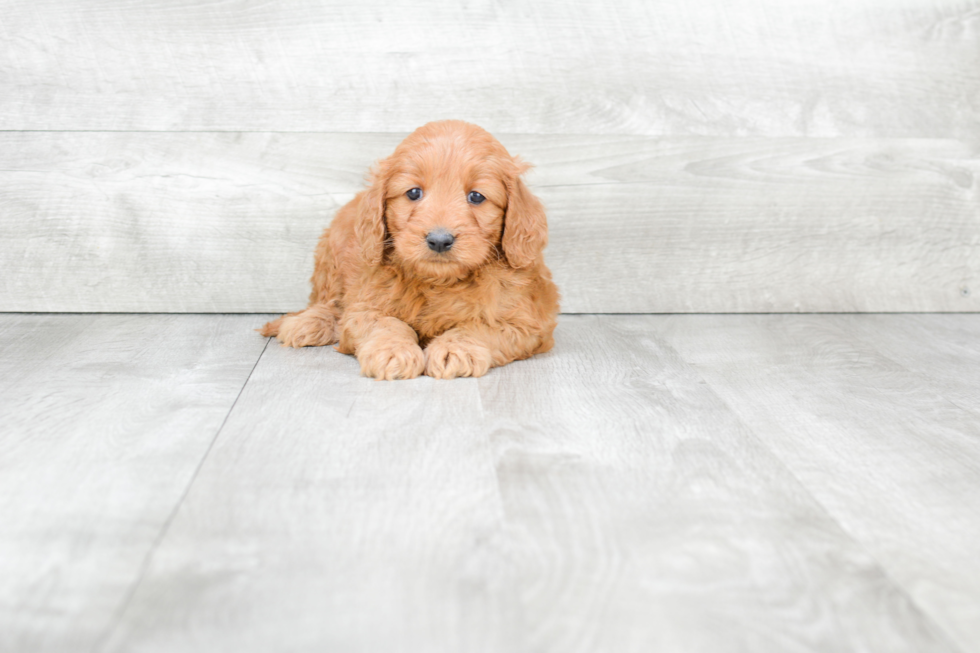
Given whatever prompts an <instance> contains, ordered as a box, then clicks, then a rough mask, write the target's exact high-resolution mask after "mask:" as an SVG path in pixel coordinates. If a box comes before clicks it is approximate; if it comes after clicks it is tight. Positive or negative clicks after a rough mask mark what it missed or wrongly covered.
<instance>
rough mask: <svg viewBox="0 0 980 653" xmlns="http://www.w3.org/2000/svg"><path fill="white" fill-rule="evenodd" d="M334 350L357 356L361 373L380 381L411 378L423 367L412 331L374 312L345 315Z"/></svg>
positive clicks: (397, 321) (416, 340)
mask: <svg viewBox="0 0 980 653" xmlns="http://www.w3.org/2000/svg"><path fill="white" fill-rule="evenodd" d="M337 349H338V350H339V351H341V352H343V353H345V354H354V355H356V356H357V360H358V362H359V363H360V364H361V374H363V375H364V376H373V377H374V378H376V379H379V380H392V379H414V378H415V377H417V376H419V375H420V374H422V370H423V369H424V367H425V357H424V355H423V354H422V348H421V347H419V336H418V334H417V333H415V330H414V329H413V328H412V327H410V326H408V325H407V324H405V323H404V322H402V321H401V320H399V319H398V318H394V317H390V316H385V315H382V314H381V313H378V312H377V311H348V312H347V313H345V314H344V318H343V323H342V325H341V330H340V345H339V346H338V347H337Z"/></svg>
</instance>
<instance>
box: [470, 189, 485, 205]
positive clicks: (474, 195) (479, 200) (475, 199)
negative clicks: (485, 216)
mask: <svg viewBox="0 0 980 653" xmlns="http://www.w3.org/2000/svg"><path fill="white" fill-rule="evenodd" d="M485 199H487V198H485V197H484V196H483V195H480V194H479V193H478V192H476V191H475V190H473V191H470V194H469V195H467V196H466V201H467V202H469V203H470V204H483V200H485Z"/></svg>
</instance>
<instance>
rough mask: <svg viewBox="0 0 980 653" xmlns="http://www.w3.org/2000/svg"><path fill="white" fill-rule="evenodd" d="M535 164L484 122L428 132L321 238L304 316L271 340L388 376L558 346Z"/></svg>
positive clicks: (280, 327) (384, 166) (456, 371)
mask: <svg viewBox="0 0 980 653" xmlns="http://www.w3.org/2000/svg"><path fill="white" fill-rule="evenodd" d="M529 167H530V166H528V165H527V164H525V163H523V162H521V161H520V160H519V159H517V158H515V157H512V156H510V154H508V152H507V150H506V149H504V147H503V145H501V144H500V143H499V142H498V141H497V139H495V138H494V137H493V136H491V135H490V134H489V133H487V132H486V131H484V130H483V129H481V128H479V127H477V126H476V125H471V124H468V123H465V122H460V121H448V120H447V121H442V122H433V123H429V124H427V125H425V126H423V127H420V128H419V129H417V130H416V131H415V132H413V133H412V134H411V135H410V136H408V138H406V139H405V140H404V141H402V143H401V144H400V145H398V147H397V148H395V152H394V153H393V154H392V155H391V156H389V157H388V158H387V159H383V160H382V161H380V162H378V164H377V165H376V167H375V168H374V170H373V173H372V175H371V180H370V186H369V187H368V188H367V190H364V191H362V192H361V193H359V194H358V195H357V196H356V197H355V198H354V199H353V200H352V201H351V202H350V203H348V204H347V205H345V206H344V207H343V208H341V209H340V211H338V213H337V216H336V217H335V218H334V220H333V223H332V224H331V225H330V228H328V229H327V230H326V231H325V232H324V234H323V236H321V237H320V241H319V244H318V245H317V248H316V254H315V266H314V271H313V277H312V283H313V292H312V294H311V295H310V304H309V306H308V307H307V308H306V310H303V311H300V312H298V313H290V314H289V315H284V316H282V317H280V318H279V319H276V320H273V321H272V322H269V323H268V324H266V325H265V326H264V327H262V329H260V333H262V335H264V336H275V337H277V338H278V339H279V340H280V341H281V342H282V343H283V344H284V345H288V346H291V347H308V346H319V345H329V344H333V343H335V342H338V341H339V345H338V346H337V350H338V351H341V352H343V353H345V354H354V355H356V356H357V360H358V361H359V362H360V364H361V373H362V374H364V375H365V376H372V377H375V378H378V379H410V378H413V377H416V376H419V375H420V374H423V373H424V374H427V375H429V376H432V377H436V378H440V379H449V378H453V377H457V376H481V375H483V374H486V372H487V370H489V369H490V368H491V367H496V366H500V365H506V364H507V363H509V362H511V361H514V360H519V359H523V358H528V357H530V356H532V355H534V354H537V353H541V352H546V351H548V350H550V349H551V348H552V346H553V345H554V338H553V335H552V334H553V332H554V329H555V323H556V316H557V314H558V289H557V288H556V287H555V284H554V283H553V282H552V280H551V272H550V271H549V270H548V268H547V267H545V265H544V259H543V256H542V250H543V249H544V246H545V244H546V243H547V238H548V225H547V221H546V219H545V213H544V208H543V207H542V205H541V202H539V201H538V199H537V198H536V197H534V195H532V194H531V193H530V192H529V191H528V189H527V187H526V186H525V184H524V182H523V181H522V180H521V175H522V174H523V173H524V172H525V171H526V170H527V169H528V168H529Z"/></svg>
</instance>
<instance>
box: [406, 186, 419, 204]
mask: <svg viewBox="0 0 980 653" xmlns="http://www.w3.org/2000/svg"><path fill="white" fill-rule="evenodd" d="M405 197H407V198H408V199H410V200H412V201H413V202H415V201H417V200H420V199H422V189H421V188H411V189H409V191H408V192H407V193H405Z"/></svg>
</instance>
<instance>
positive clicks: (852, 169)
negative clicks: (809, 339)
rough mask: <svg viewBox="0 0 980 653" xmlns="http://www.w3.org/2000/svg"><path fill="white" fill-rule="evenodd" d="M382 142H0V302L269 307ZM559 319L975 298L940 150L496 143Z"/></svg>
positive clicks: (351, 138)
mask: <svg viewBox="0 0 980 653" xmlns="http://www.w3.org/2000/svg"><path fill="white" fill-rule="evenodd" d="M401 136H402V135H399V134H280V133H145V132H144V133H140V132H122V133H108V132H96V133H79V132H69V133H65V132H53V133H16V132H14V133H5V134H0V216H2V219H0V266H2V269H3V270H4V274H3V275H2V276H0V310H7V311H37V310H40V311H176V312H181V311H186V312H209V311H218V312H236V311H258V312H266V311H267V312H275V311H285V310H293V309H296V308H299V307H301V306H303V305H304V304H305V300H306V296H307V293H308V291H309V286H308V281H307V280H308V278H309V275H310V272H311V270H312V264H313V263H312V253H313V247H314V245H315V242H316V239H317V238H318V237H319V235H320V233H321V231H322V229H323V227H324V226H326V225H327V224H328V223H329V221H330V220H331V218H332V216H333V213H334V212H335V210H336V209H337V208H338V207H339V206H340V205H342V204H343V203H344V202H346V201H348V200H349V199H350V198H351V197H353V195H354V193H355V192H356V191H357V190H358V189H359V188H360V187H361V186H362V184H363V175H364V172H365V171H366V170H367V167H368V166H369V165H370V163H371V162H372V161H373V160H375V159H377V158H378V157H381V156H384V155H386V154H387V153H389V152H390V151H391V149H392V148H393V147H394V145H395V144H396V143H397V142H398V141H399V140H400V138H401ZM501 138H502V140H503V141H504V142H505V144H506V145H507V146H508V147H509V148H510V149H511V151H512V152H515V153H520V154H521V155H523V156H524V157H525V158H526V159H527V160H529V161H532V162H534V163H537V164H538V165H537V168H536V169H535V170H534V171H533V172H532V173H531V175H530V181H531V183H532V187H533V188H534V190H535V191H536V192H537V193H538V194H539V195H540V196H541V197H542V199H543V200H544V201H545V203H546V205H547V206H548V208H549V215H550V221H551V244H550V246H549V249H548V252H547V260H548V262H549V264H550V265H551V267H552V269H553V270H554V272H555V276H556V279H557V281H558V283H559V285H560V287H561V289H562V292H563V295H564V301H563V304H562V306H563V310H565V311H566V312H768V311H975V310H980V292H978V287H980V283H978V282H980V197H978V195H980V191H978V184H977V178H978V175H980V154H978V149H977V147H976V146H972V145H968V144H966V143H963V142H960V141H955V140H928V139H806V138H775V139H774V138H730V139H718V138H691V137H686V138H669V139H668V138H637V137H630V136H553V135H543V136H507V135H502V136H501Z"/></svg>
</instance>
